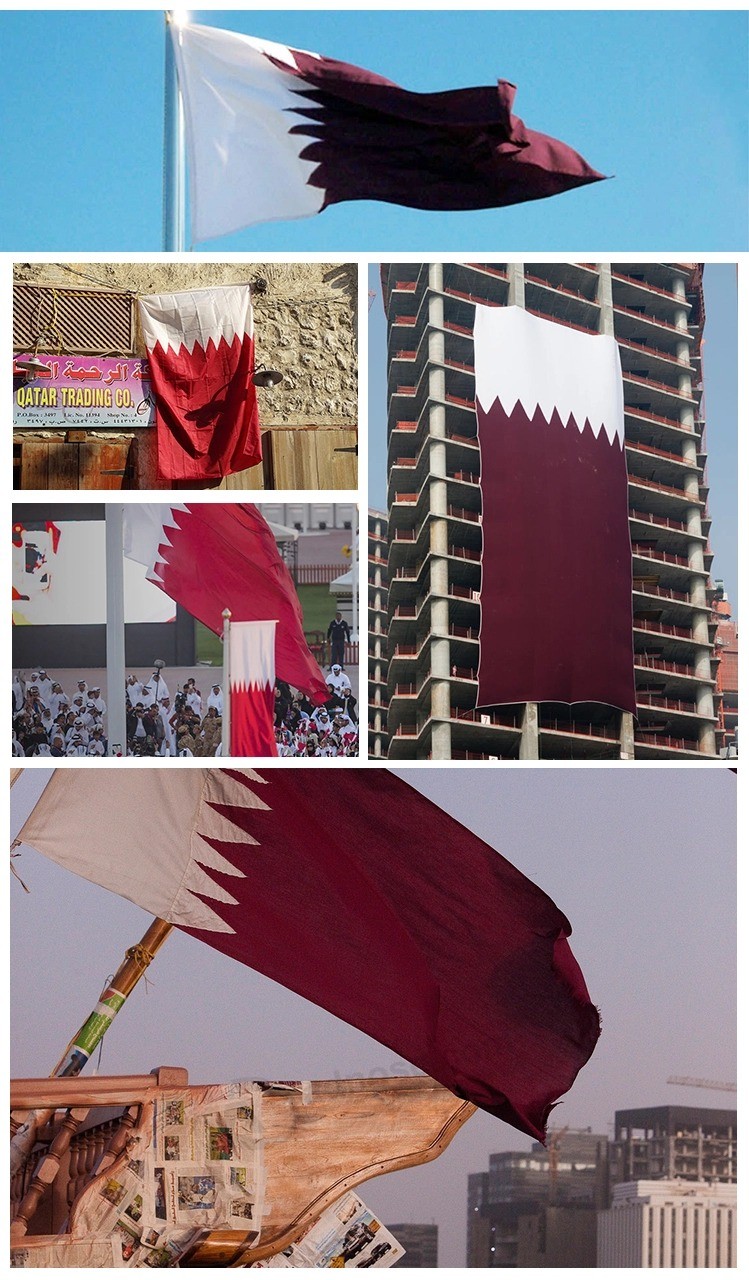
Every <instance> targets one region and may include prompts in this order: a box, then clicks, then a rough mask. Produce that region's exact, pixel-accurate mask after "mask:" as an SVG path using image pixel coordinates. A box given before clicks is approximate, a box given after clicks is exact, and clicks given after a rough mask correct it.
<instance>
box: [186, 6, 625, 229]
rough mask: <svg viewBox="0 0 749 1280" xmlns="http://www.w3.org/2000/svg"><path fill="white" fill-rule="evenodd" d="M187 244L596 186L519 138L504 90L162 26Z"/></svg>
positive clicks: (565, 157) (568, 154) (588, 171)
mask: <svg viewBox="0 0 749 1280" xmlns="http://www.w3.org/2000/svg"><path fill="white" fill-rule="evenodd" d="M172 36H173V39H174V45H175V56H176V59H177V67H178V71H179V80H180V86H181V89H182V94H183V97H184V102H185V116H186V122H187V132H188V144H189V155H190V166H191V207H192V220H193V236H194V238H195V240H198V241H202V240H210V239H212V238H213V237H215V236H222V235H227V234H228V233H230V232H232V231H238V230H240V229H241V228H242V227H248V226H251V225H253V224H255V223H258V222H268V221H273V220H274V219H283V218H306V217H310V216H311V215H312V214H315V213H320V212H321V210H322V209H324V208H326V207H327V206H328V205H331V204H336V203H337V202H339V201H341V200H386V201H389V202H391V203H392V204H401V205H409V206H410V207H412V208H416V209H440V210H448V209H462V210H466V209H488V208H496V207H499V206H501V205H509V204H518V203H520V202H521V201H524V200H538V199H541V198H542V197H543V196H551V195H556V194H557V193H558V192H561V191H567V190H570V189H571V188H573V187H579V186H583V185H584V184H586V183H589V182H597V181H598V180H599V179H600V178H601V177H602V175H601V174H600V173H597V172H596V171H595V169H592V168H591V167H590V165H588V164H587V163H586V161H585V160H583V158H582V156H579V155H578V154H577V152H575V151H573V150H572V149H571V148H570V147H568V146H566V145H565V144H564V143H563V142H558V141H557V140H556V139H555V138H549V137H547V136H546V135H545V134H543V133H535V132H534V131H533V130H531V129H526V127H525V125H524V124H523V122H522V120H520V119H518V117H517V116H514V115H513V114H512V105H513V100H514V96H515V86H514V85H512V84H509V83H508V82H507V81H506V80H500V81H498V82H497V84H495V85H488V86H485V87H479V88H470V89H455V90H450V91H448V92H445V93H411V92H409V91H408V90H406V89H401V88H400V86H399V85H396V84H392V83H391V82H390V81H389V80H385V79H383V78H382V77H381V76H378V75H373V74H372V72H370V71H365V70H363V69H362V68H361V67H355V66H350V65H349V64H348V63H346V62H337V61H335V60H334V59H331V58H324V57H321V56H320V54H317V53H307V52H305V51H303V50H301V49H293V48H290V47H288V46H287V45H283V44H275V43H271V42H269V41H265V40H257V39H254V38H252V37H250V36H245V35H238V34H236V33H234V32H232V31H221V30H218V29H216V28H213V27H202V26H195V25H187V26H184V27H181V28H179V29H177V28H175V27H174V26H173V27H172Z"/></svg>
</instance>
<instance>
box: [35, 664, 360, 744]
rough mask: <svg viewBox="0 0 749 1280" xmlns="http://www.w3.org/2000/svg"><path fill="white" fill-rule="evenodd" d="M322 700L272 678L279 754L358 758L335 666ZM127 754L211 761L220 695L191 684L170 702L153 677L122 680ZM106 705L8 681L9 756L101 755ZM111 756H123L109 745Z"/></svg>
mask: <svg viewBox="0 0 749 1280" xmlns="http://www.w3.org/2000/svg"><path fill="white" fill-rule="evenodd" d="M327 683H328V694H329V697H328V700H327V702H326V703H325V704H324V706H322V707H314V706H313V705H312V703H311V702H310V701H309V699H308V698H306V697H305V695H304V694H301V693H299V692H297V691H296V690H294V689H292V688H291V687H290V685H288V684H286V683H285V682H284V681H282V680H279V681H278V682H277V683H276V690H275V717H274V726H275V737H276V743H277V747H278V754H279V755H282V756H297V757H299V756H353V755H357V754H358V749H359V748H358V743H359V726H358V723H357V717H356V699H355V697H354V696H353V693H352V690H351V682H350V680H349V678H348V676H347V675H346V672H345V671H344V670H343V667H342V664H341V663H339V662H334V663H333V665H332V666H331V668H330V670H329V672H328V675H327ZM125 706H126V743H125V752H126V754H127V755H128V756H217V755H220V753H221V732H222V717H223V710H224V695H223V691H222V689H221V686H220V684H217V683H216V684H213V685H211V688H210V692H209V693H208V694H207V696H206V697H204V696H203V694H202V693H201V691H200V689H198V687H197V682H196V680H195V679H194V678H192V677H191V678H190V679H189V680H187V681H186V682H185V683H184V684H183V686H182V688H181V689H180V690H179V692H177V693H176V694H175V697H174V700H173V701H172V697H171V694H170V691H169V688H168V686H167V683H166V681H165V679H164V677H163V675H162V673H161V671H154V673H153V675H152V676H151V677H150V678H149V679H148V680H143V681H141V680H138V679H137V678H136V677H135V676H134V675H129V676H128V677H127V680H126V682H125ZM106 716H107V707H106V703H105V701H104V699H103V698H102V696H101V688H100V687H99V686H98V685H89V684H88V683H87V681H86V680H84V679H81V680H79V681H78V682H77V686H76V688H75V689H74V690H73V691H72V693H70V694H68V693H66V692H65V690H64V689H63V687H62V684H61V682H60V681H59V680H55V679H53V678H52V677H51V676H50V675H49V674H48V672H47V671H45V670H44V669H43V668H40V669H39V670H38V671H32V672H31V674H30V676H29V677H28V678H26V677H25V676H24V675H23V674H22V673H21V672H20V671H19V672H17V673H16V676H15V678H14V680H13V742H12V749H13V755H14V756H55V757H60V756H106V755H109V754H110V746H109V742H108V735H107V724H106ZM112 754H117V755H119V754H123V752H122V744H120V743H116V744H113V747H112Z"/></svg>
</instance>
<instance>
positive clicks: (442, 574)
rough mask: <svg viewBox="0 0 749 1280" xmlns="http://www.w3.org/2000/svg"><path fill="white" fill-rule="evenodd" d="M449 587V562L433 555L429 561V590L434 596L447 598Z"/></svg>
mask: <svg viewBox="0 0 749 1280" xmlns="http://www.w3.org/2000/svg"><path fill="white" fill-rule="evenodd" d="M448 587H449V575H448V569H447V560H444V559H443V558H442V557H441V556H438V555H432V556H431V557H430V560H429V590H430V591H431V593H432V595H436V596H446V595H447V592H448Z"/></svg>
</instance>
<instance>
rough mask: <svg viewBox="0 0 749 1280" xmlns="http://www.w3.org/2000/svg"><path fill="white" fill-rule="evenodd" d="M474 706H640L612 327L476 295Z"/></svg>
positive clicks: (620, 412) (621, 420) (620, 406)
mask: <svg viewBox="0 0 749 1280" xmlns="http://www.w3.org/2000/svg"><path fill="white" fill-rule="evenodd" d="M473 338H474V357H475V370H476V414H477V419H478V433H479V445H480V448H481V496H482V509H483V554H482V566H481V570H482V572H481V633H480V659H479V670H478V682H479V689H478V701H477V706H493V705H496V704H499V703H510V702H564V703H574V702H602V703H606V704H608V705H609V706H613V707H619V708H621V709H622V710H624V711H632V712H634V710H635V692H634V658H633V646H632V551H631V545H630V538H629V519H628V516H629V513H628V503H627V467H626V460H625V455H624V403H623V391H622V377H621V366H620V362H619V349H618V347H617V344H616V341H615V339H614V338H612V337H607V336H605V335H598V334H586V333H580V332H578V331H577V330H575V329H572V328H569V327H568V326H566V325H563V324H557V323H553V322H552V321H549V320H544V319H540V318H539V317H537V316H534V315H531V314H529V312H527V311H525V310H523V309H522V308H520V307H485V306H477V307H476V319H475V328H474V334H473Z"/></svg>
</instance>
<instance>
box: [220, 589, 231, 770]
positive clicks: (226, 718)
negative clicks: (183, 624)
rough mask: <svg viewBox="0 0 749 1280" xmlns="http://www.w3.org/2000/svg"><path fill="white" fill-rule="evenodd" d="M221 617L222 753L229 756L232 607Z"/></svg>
mask: <svg viewBox="0 0 749 1280" xmlns="http://www.w3.org/2000/svg"><path fill="white" fill-rule="evenodd" d="M221 617H222V618H223V620H224V630H223V641H224V674H223V681H224V710H223V713H222V716H221V754H222V756H229V755H231V690H230V687H229V680H230V676H231V672H230V671H229V631H230V629H231V609H224V611H223V613H222V614H221Z"/></svg>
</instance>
